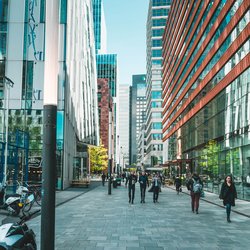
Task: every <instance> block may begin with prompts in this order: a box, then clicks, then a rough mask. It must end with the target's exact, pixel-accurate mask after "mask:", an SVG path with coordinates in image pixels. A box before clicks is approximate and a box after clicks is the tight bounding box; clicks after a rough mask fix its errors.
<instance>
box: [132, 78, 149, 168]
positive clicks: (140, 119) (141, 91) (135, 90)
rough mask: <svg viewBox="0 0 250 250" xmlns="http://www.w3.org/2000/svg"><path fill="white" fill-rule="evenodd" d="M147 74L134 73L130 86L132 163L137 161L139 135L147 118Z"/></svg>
mask: <svg viewBox="0 0 250 250" xmlns="http://www.w3.org/2000/svg"><path fill="white" fill-rule="evenodd" d="M146 87H147V85H146V75H145V74H141V75H133V76H132V86H131V87H130V126H129V150H130V153H129V157H130V164H136V163H137V153H138V136H139V132H140V130H141V127H142V125H143V124H145V120H146V114H145V111H146Z"/></svg>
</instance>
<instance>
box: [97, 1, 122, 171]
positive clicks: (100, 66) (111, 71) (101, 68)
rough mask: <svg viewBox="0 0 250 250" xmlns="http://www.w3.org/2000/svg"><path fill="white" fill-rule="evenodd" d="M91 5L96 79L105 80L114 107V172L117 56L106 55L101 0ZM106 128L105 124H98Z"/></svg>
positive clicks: (116, 151) (117, 154)
mask: <svg viewBox="0 0 250 250" xmlns="http://www.w3.org/2000/svg"><path fill="white" fill-rule="evenodd" d="M92 3H93V20H94V33H95V46H96V62H97V78H106V79H108V82H109V88H110V93H111V96H112V99H113V105H114V137H115V138H114V150H115V152H114V158H113V160H114V163H113V164H114V166H113V167H112V170H114V171H116V166H117V164H118V162H119V157H118V156H119V152H120V151H119V150H120V149H119V145H118V144H119V140H118V138H119V134H118V132H117V129H118V118H117V109H118V105H119V102H118V98H117V90H118V82H117V55H116V54H107V51H106V24H105V16H104V8H103V0H92ZM100 125H101V126H107V124H100Z"/></svg>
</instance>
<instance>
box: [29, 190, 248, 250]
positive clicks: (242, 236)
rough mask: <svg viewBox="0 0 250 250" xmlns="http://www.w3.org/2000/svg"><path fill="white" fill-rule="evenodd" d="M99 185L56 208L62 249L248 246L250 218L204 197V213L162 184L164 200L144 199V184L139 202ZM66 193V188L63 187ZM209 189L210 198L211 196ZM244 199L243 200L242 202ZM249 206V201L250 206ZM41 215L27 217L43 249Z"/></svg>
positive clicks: (58, 245) (58, 241) (158, 249)
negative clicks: (229, 213)
mask: <svg viewBox="0 0 250 250" xmlns="http://www.w3.org/2000/svg"><path fill="white" fill-rule="evenodd" d="M107 193H108V192H107V187H106V186H105V187H102V186H99V187H97V188H95V189H93V190H91V191H89V192H87V193H84V194H83V195H80V196H78V197H77V198H75V199H72V200H70V201H69V202H66V203H64V204H62V205H61V206H59V207H57V209H56V235H55V246H56V248H55V249H58V250H84V249H88V250H91V249H92V250H93V249H95V250H109V249H115V250H125V249H126V250H137V249H138V250H139V249H144V250H164V249H171V250H172V249H209V250H211V249H226V250H228V249H248V247H249V244H250V237H249V223H250V219H249V218H248V217H246V216H242V215H240V214H236V213H232V223H227V222H226V212H225V209H223V208H221V207H219V206H217V205H213V204H211V203H208V202H206V201H201V203H200V209H199V212H200V213H199V214H198V215H197V214H193V213H192V212H191V206H190V197H189V196H188V195H187V194H185V193H181V194H180V195H177V194H176V192H175V191H174V190H173V189H171V188H163V189H162V192H161V193H160V197H159V203H153V198H152V193H148V192H147V193H146V203H145V204H141V203H140V194H139V186H137V187H136V196H135V204H134V205H130V204H128V195H127V189H126V187H124V186H121V187H118V188H116V189H112V195H108V194H107ZM62 195H63V192H62ZM209 196H210V194H207V195H206V197H209ZM237 202H239V201H237ZM248 207H249V208H250V204H249V206H248ZM40 220H41V218H40V216H38V217H36V218H34V219H33V220H31V221H30V222H28V224H29V226H30V227H32V228H33V230H34V231H35V232H36V234H37V242H38V249H39V248H40V225H41V224H40V223H41V221H40Z"/></svg>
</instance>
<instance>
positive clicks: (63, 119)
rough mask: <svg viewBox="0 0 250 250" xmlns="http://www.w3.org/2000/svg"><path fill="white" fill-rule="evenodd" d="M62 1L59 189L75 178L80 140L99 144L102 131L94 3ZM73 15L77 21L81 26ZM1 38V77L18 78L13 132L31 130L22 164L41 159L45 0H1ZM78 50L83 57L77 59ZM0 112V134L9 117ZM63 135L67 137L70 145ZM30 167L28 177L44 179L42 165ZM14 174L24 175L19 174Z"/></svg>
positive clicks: (1, 87)
mask: <svg viewBox="0 0 250 250" xmlns="http://www.w3.org/2000/svg"><path fill="white" fill-rule="evenodd" d="M59 3H60V7H59V8H60V9H59V18H60V19H59V26H60V27H58V28H59V29H60V38H59V44H58V46H59V48H60V49H59V55H58V56H59V63H58V66H59V67H58V68H59V72H58V75H59V77H58V106H57V131H56V132H57V151H56V161H57V166H56V167H57V188H58V189H62V188H66V187H68V186H70V184H71V181H72V178H73V170H72V168H71V167H72V166H73V159H74V158H75V156H76V154H78V152H77V142H78V140H79V141H81V142H82V141H84V143H91V144H96V143H97V141H98V142H99V138H98V136H99V131H98V121H97V96H96V95H95V94H96V92H97V91H96V89H97V86H96V85H95V84H96V62H95V54H94V51H95V50H94V48H93V47H92V46H94V35H93V26H92V25H93V23H92V21H93V20H92V19H89V16H90V15H91V13H92V12H91V8H92V2H91V1H90V0H89V1H84V4H82V3H80V2H79V1H77V2H75V3H73V2H72V1H67V0H60V1H59ZM79 7H81V8H82V9H83V11H82V12H81V11H78V10H79ZM67 11H68V13H69V16H67ZM88 12H89V13H88ZM74 19H77V20H78V22H77V25H78V26H77V27H76V24H75V21H73V20H74ZM75 29H77V37H76V36H74V35H72V34H75V33H76V32H75ZM79 30H80V31H81V32H79ZM20 37H22V38H23V39H21V38H20ZM6 39H8V40H6ZM76 39H77V43H76V42H75V40H76ZM0 41H1V45H0V79H1V81H2V78H3V76H8V77H9V78H10V79H11V80H13V82H14V86H13V88H11V89H10V98H9V116H8V125H9V132H10V133H14V132H15V131H16V130H21V131H26V132H28V133H29V150H28V155H23V154H22V159H21V160H20V164H23V163H24V161H25V160H23V159H25V158H26V159H28V161H32V159H34V158H36V159H38V158H39V159H40V161H41V159H42V137H43V129H42V128H43V92H44V91H43V86H44V54H45V44H44V41H45V0H29V1H28V0H27V1H8V0H0ZM66 43H67V44H66ZM72 44H77V45H79V47H77V46H75V47H74V52H72ZM75 54H77V55H83V56H82V57H77V58H75ZM6 55H8V57H6ZM68 65H70V67H69V66H68ZM66 66H68V67H66ZM86 95H88V96H87V97H86ZM3 98H4V85H3V82H0V99H1V100H0V101H1V102H0V105H1V104H4V100H2V99H3ZM1 108H2V106H1ZM4 108H5V107H4ZM0 112H1V113H0V116H1V119H0V124H1V126H0V127H1V132H2V131H4V126H3V121H4V120H5V117H4V114H3V113H4V112H3V109H1V110H0ZM65 113H67V115H65ZM76 114H77V115H76ZM1 134H2V133H1ZM65 138H67V142H66V143H65ZM3 140H4V138H0V144H2V143H4V142H3ZM81 157H82V156H81ZM85 158H86V157H85ZM8 163H9V159H8ZM27 171H29V180H30V181H41V173H42V167H41V165H40V166H36V167H32V166H30V163H29V169H28V170H27ZM16 176H18V178H22V177H20V176H19V175H16ZM19 180H21V179H19Z"/></svg>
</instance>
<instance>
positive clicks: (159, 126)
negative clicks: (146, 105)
mask: <svg viewBox="0 0 250 250" xmlns="http://www.w3.org/2000/svg"><path fill="white" fill-rule="evenodd" d="M152 129H162V124H161V122H153V123H152Z"/></svg>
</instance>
